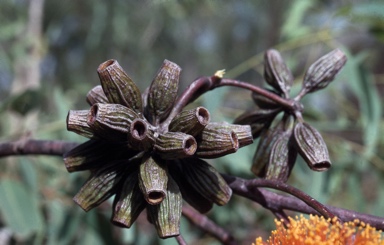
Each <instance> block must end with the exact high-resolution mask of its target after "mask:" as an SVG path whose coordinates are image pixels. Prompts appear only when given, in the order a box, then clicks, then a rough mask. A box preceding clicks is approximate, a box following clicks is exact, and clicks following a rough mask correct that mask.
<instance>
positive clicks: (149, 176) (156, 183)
mask: <svg viewBox="0 0 384 245" xmlns="http://www.w3.org/2000/svg"><path fill="white" fill-rule="evenodd" d="M167 183H168V174H167V170H166V166H165V164H163V163H161V162H160V159H154V158H153V157H152V156H146V157H144V158H143V160H142V163H141V164H140V173H139V187H140V189H141V192H142V193H143V195H144V198H145V200H146V201H147V203H149V204H151V205H157V204H159V203H161V202H162V201H163V200H164V198H165V197H166V195H167Z"/></svg>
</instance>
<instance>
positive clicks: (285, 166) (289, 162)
mask: <svg viewBox="0 0 384 245" xmlns="http://www.w3.org/2000/svg"><path fill="white" fill-rule="evenodd" d="M291 136H292V130H289V131H285V132H284V133H283V134H281V136H280V138H278V139H277V140H276V141H275V142H274V144H273V146H272V150H271V153H270V157H269V163H268V164H267V166H266V170H265V172H266V173H265V178H266V179H273V180H279V181H283V182H286V181H287V180H288V177H289V175H290V173H291V170H292V168H293V166H294V164H295V162H296V157H297V151H296V149H295V148H294V146H293V145H292V143H291Z"/></svg>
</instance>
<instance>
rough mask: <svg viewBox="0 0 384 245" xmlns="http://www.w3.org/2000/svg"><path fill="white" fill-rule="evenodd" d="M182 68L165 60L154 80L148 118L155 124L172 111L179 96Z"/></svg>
mask: <svg viewBox="0 0 384 245" xmlns="http://www.w3.org/2000/svg"><path fill="white" fill-rule="evenodd" d="M180 72H181V68H180V67H179V66H178V65H177V64H175V63H173V62H171V61H169V60H164V62H163V65H162V66H161V68H160V70H159V71H158V73H157V75H156V76H155V78H154V79H153V81H152V84H151V86H150V88H149V93H148V97H147V106H146V108H145V109H146V110H145V114H146V118H147V119H148V120H149V121H150V122H151V123H152V124H154V125H157V124H159V123H160V122H161V121H162V120H163V119H165V118H166V117H167V116H168V114H169V112H170V111H171V109H172V107H173V104H174V102H175V100H176V97H177V90H178V88H179V77H180Z"/></svg>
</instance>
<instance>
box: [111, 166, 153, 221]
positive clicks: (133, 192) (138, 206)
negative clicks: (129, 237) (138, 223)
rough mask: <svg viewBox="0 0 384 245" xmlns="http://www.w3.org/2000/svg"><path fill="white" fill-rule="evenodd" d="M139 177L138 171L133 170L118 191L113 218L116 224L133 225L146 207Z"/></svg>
mask: <svg viewBox="0 0 384 245" xmlns="http://www.w3.org/2000/svg"><path fill="white" fill-rule="evenodd" d="M137 178H138V172H137V171H134V172H131V173H130V174H129V175H128V176H126V177H124V179H125V181H124V183H123V184H122V185H121V190H120V191H118V192H117V193H116V197H115V199H114V202H113V215H112V219H111V221H112V222H113V223H114V224H115V225H118V226H122V227H127V228H129V227H131V225H132V224H133V222H135V220H136V218H137V217H138V216H139V214H140V213H141V211H143V209H144V208H145V207H146V202H145V199H144V196H143V194H142V193H141V190H140V188H139V185H138V183H137Z"/></svg>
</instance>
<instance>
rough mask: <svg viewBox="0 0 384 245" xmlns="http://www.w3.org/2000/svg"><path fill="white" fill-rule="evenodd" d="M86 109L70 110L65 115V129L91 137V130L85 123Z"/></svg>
mask: <svg viewBox="0 0 384 245" xmlns="http://www.w3.org/2000/svg"><path fill="white" fill-rule="evenodd" d="M87 116H88V110H70V111H69V112H68V115H67V130H68V131H72V132H75V133H77V134H79V135H81V136H84V137H87V138H92V137H93V136H94V135H93V132H92V129H91V128H90V127H89V125H88V123H87Z"/></svg>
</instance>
